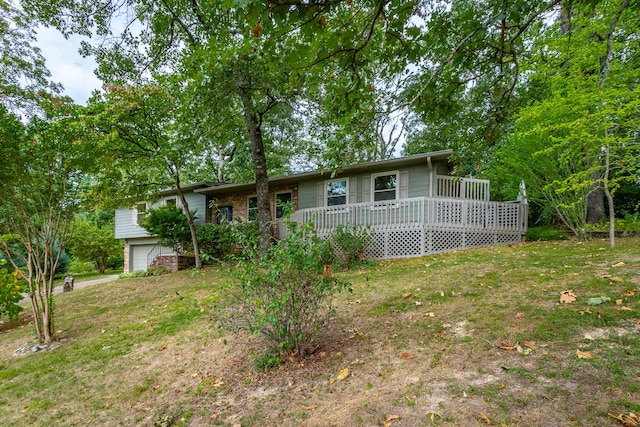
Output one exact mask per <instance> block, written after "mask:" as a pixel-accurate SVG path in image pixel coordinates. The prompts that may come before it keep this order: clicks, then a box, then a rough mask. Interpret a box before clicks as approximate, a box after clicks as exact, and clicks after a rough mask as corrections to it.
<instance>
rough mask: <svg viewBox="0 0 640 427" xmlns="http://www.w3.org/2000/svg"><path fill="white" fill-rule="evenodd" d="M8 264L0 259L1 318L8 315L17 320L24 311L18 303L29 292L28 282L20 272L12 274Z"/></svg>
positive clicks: (15, 271)
mask: <svg viewBox="0 0 640 427" xmlns="http://www.w3.org/2000/svg"><path fill="white" fill-rule="evenodd" d="M6 264H7V261H6V260H4V259H0V317H2V316H5V315H6V316H8V317H9V319H11V320H15V319H17V318H18V315H19V314H20V312H21V311H22V307H21V306H20V305H19V304H18V303H19V302H20V301H21V300H22V293H23V292H26V291H27V282H26V281H25V280H23V279H22V278H21V274H20V271H19V270H14V271H13V272H12V273H10V272H9V270H7V269H6V268H5V267H6Z"/></svg>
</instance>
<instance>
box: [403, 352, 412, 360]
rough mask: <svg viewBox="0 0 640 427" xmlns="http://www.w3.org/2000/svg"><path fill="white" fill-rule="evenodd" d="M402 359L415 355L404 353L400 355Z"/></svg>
mask: <svg viewBox="0 0 640 427" xmlns="http://www.w3.org/2000/svg"><path fill="white" fill-rule="evenodd" d="M400 357H401V358H402V359H405V360H406V359H412V358H413V356H412V355H410V354H409V353H402V355H401V356H400Z"/></svg>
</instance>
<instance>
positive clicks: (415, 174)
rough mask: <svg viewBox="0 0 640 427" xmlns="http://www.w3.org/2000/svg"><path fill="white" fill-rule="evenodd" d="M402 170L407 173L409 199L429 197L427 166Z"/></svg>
mask: <svg viewBox="0 0 640 427" xmlns="http://www.w3.org/2000/svg"><path fill="white" fill-rule="evenodd" d="M402 170H406V171H408V172H409V197H410V198H411V197H429V184H430V176H429V169H428V167H427V165H420V166H413V167H410V168H406V169H401V171H402Z"/></svg>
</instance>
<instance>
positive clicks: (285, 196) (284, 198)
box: [275, 191, 293, 219]
mask: <svg viewBox="0 0 640 427" xmlns="http://www.w3.org/2000/svg"><path fill="white" fill-rule="evenodd" d="M292 201H293V199H292V197H291V191H285V192H282V193H276V200H275V208H276V219H277V218H282V216H283V215H284V207H285V205H287V204H288V203H291V202H292Z"/></svg>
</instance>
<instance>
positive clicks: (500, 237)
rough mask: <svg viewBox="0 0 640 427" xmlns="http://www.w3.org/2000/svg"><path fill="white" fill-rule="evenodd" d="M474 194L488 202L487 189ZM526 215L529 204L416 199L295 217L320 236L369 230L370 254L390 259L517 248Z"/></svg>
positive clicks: (308, 212) (303, 212)
mask: <svg viewBox="0 0 640 427" xmlns="http://www.w3.org/2000/svg"><path fill="white" fill-rule="evenodd" d="M474 193H475V194H476V196H477V197H478V198H482V199H484V198H485V197H488V186H487V191H486V192H485V191H483V190H482V189H481V190H477V189H476V190H474ZM458 194H460V193H458ZM463 194H464V193H463ZM527 215H528V205H527V204H526V203H519V202H492V201H488V200H475V199H465V198H453V197H416V198H410V199H400V200H388V201H381V202H370V203H356V204H349V205H343V206H332V207H322V208H312V209H302V210H299V211H297V212H295V213H294V214H293V215H292V217H291V218H292V220H294V221H296V222H299V223H305V222H309V221H311V222H312V223H313V224H314V227H315V229H316V232H317V233H318V235H319V236H321V237H327V236H330V234H331V232H333V230H335V229H336V227H338V226H339V225H352V226H363V227H369V228H370V229H371V230H372V231H373V233H374V235H375V239H374V240H375V244H374V245H372V247H371V248H370V250H369V253H368V255H369V256H370V257H371V258H374V259H387V258H400V257H411V256H421V255H426V254H430V253H436V252H444V251H449V250H456V249H464V248H468V247H479V246H490V245H495V244H505V243H517V242H520V241H522V238H523V236H524V234H525V233H526V231H527Z"/></svg>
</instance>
